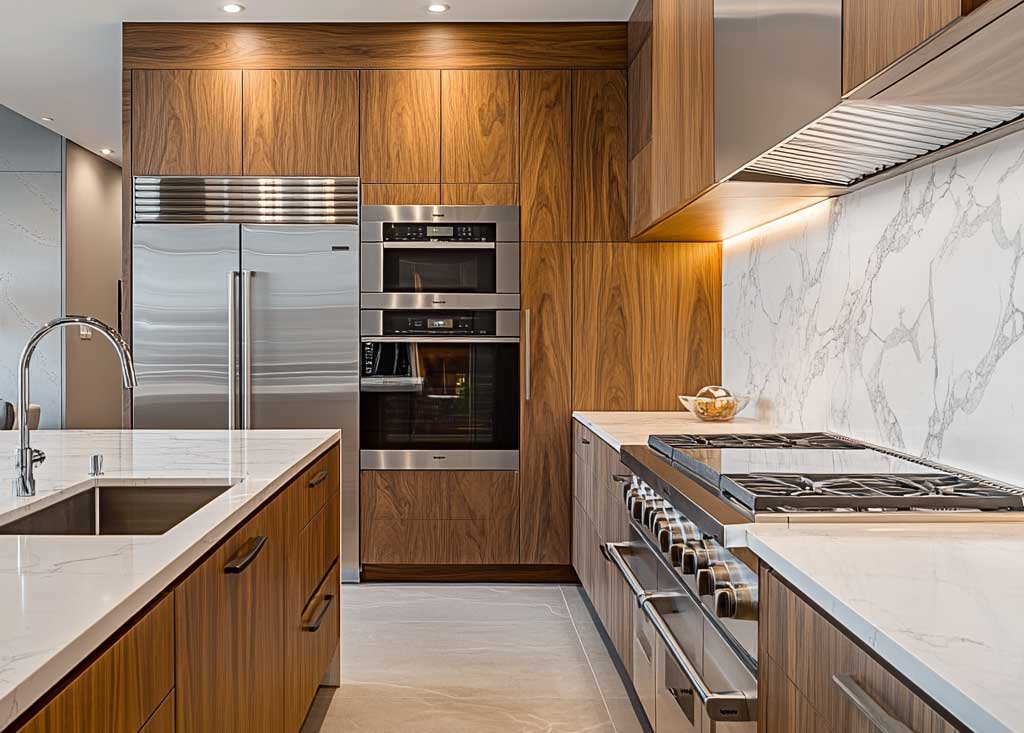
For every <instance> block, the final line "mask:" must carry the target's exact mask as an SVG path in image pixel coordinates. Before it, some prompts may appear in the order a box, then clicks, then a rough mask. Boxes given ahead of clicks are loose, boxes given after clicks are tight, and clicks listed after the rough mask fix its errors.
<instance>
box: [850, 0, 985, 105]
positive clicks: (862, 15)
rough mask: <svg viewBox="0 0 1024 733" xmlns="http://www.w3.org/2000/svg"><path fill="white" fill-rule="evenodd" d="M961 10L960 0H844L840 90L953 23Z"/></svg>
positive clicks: (861, 80)
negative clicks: (841, 82)
mask: <svg viewBox="0 0 1024 733" xmlns="http://www.w3.org/2000/svg"><path fill="white" fill-rule="evenodd" d="M963 10H964V8H962V6H961V0H845V1H844V3H843V93H844V94H845V93H847V92H849V91H851V90H852V89H854V88H855V87H857V86H858V85H860V84H861V83H862V82H864V81H866V80H868V79H870V78H871V77H872V76H874V75H875V74H877V73H878V72H879V71H881V70H882V69H884V68H885V67H886V66H888V65H889V64H891V63H892V62H893V61H896V59H898V58H899V57H900V56H902V55H903V54H905V53H907V52H908V51H910V50H911V49H913V48H914V47H915V46H917V45H918V44H920V43H922V42H923V41H925V40H926V39H927V38H928V37H929V36H931V35H932V34H933V33H935V32H937V31H939V30H940V29H942V28H944V27H945V26H947V25H949V24H950V23H952V22H953V21H954V20H956V19H957V18H958V17H960V13H961V12H962V11H963ZM969 11H970V8H968V9H967V12H969Z"/></svg>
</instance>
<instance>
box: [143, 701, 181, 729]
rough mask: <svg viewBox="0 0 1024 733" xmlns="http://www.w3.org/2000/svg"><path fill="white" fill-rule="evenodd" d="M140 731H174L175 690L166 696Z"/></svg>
mask: <svg viewBox="0 0 1024 733" xmlns="http://www.w3.org/2000/svg"><path fill="white" fill-rule="evenodd" d="M140 733H174V691H173V690H172V691H171V693H170V694H169V695H168V696H167V697H165V698H164V701H163V702H162V703H160V707H158V708H157V710H156V712H155V713H153V716H152V717H151V718H150V719H149V720H148V721H146V724H145V725H144V726H143V727H142V730H141V731H140Z"/></svg>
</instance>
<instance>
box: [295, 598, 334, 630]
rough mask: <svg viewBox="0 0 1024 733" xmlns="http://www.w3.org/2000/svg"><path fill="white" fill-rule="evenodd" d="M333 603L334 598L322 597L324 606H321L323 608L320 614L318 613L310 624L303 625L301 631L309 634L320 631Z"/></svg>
mask: <svg viewBox="0 0 1024 733" xmlns="http://www.w3.org/2000/svg"><path fill="white" fill-rule="evenodd" d="M333 602H334V596H331V595H327V596H324V605H323V608H321V609H320V613H318V614H317V615H316V619H314V620H313V621H312V622H311V623H308V624H303V625H302V630H303V631H309V632H316V631H319V630H320V626H321V625H322V624H323V622H324V619H325V618H326V617H327V611H328V610H330V608H331V603H333Z"/></svg>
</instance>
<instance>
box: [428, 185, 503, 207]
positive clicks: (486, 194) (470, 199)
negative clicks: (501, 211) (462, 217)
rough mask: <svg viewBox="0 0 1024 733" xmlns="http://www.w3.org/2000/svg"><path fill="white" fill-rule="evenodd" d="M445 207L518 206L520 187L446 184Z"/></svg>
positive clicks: (442, 193)
mask: <svg viewBox="0 0 1024 733" xmlns="http://www.w3.org/2000/svg"><path fill="white" fill-rule="evenodd" d="M441 203H442V204H444V205H445V206H518V205H519V186H517V185H516V184H514V183H445V184H442V186H441Z"/></svg>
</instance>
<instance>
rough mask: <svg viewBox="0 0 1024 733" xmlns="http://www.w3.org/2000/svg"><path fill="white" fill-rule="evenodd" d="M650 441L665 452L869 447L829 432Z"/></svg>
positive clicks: (655, 437)
mask: <svg viewBox="0 0 1024 733" xmlns="http://www.w3.org/2000/svg"><path fill="white" fill-rule="evenodd" d="M647 442H648V444H649V445H650V446H651V447H652V448H654V450H656V451H658V452H659V453H661V454H662V455H665V456H668V457H669V458H671V457H672V451H673V450H676V449H686V448H813V449H818V450H822V449H827V450H858V449H862V448H864V447H865V446H863V445H860V444H858V443H856V442H854V441H852V440H845V439H842V438H837V437H836V436H834V435H829V434H828V433H763V434H757V433H744V434H741V433H728V434H723V435H652V436H651V437H650V438H649V439H648V441H647Z"/></svg>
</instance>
